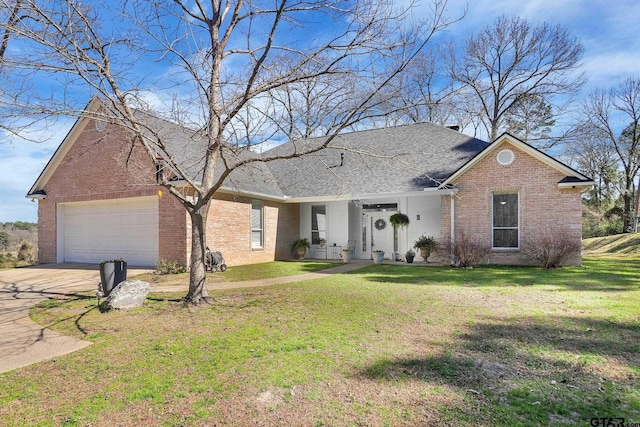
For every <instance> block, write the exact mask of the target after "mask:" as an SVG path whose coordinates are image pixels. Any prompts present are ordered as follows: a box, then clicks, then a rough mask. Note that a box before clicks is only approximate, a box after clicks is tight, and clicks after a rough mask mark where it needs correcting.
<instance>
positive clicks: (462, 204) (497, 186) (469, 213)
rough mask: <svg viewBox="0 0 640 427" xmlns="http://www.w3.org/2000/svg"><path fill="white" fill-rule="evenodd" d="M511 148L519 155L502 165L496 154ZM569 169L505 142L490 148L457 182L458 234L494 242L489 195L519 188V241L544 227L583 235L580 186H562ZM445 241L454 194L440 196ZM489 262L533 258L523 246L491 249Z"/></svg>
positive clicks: (578, 238)
mask: <svg viewBox="0 0 640 427" xmlns="http://www.w3.org/2000/svg"><path fill="white" fill-rule="evenodd" d="M505 148H509V149H511V150H512V151H513V152H514V154H515V160H514V161H513V162H512V163H511V164H510V165H508V166H502V165H500V164H499V163H498V162H497V160H496V154H497V153H498V152H499V151H500V150H502V149H505ZM564 177H565V175H564V174H562V173H561V172H559V171H557V170H556V169H554V168H551V167H550V166H548V165H547V164H545V163H543V162H542V161H540V160H538V159H536V158H534V157H532V156H530V155H529V154H527V153H525V152H524V151H521V150H519V149H518V148H516V147H515V146H513V145H511V144H508V143H505V144H502V145H501V146H500V147H497V148H496V149H494V150H493V151H492V152H490V153H488V154H487V155H486V156H485V157H484V158H483V159H482V160H480V161H479V162H478V163H477V164H475V165H474V166H473V167H471V168H470V169H469V170H468V171H466V172H465V173H464V174H462V175H461V176H460V177H459V178H458V179H457V181H456V182H455V183H454V184H455V186H456V188H458V189H459V192H458V194H457V195H455V196H453V197H455V224H456V236H459V233H460V232H461V231H464V233H465V234H466V236H467V237H468V238H470V239H471V240H473V241H477V242H479V243H482V244H484V245H487V246H488V247H490V246H491V198H492V193H494V192H513V193H518V194H519V204H520V247H521V248H522V247H524V245H526V244H527V243H528V242H530V241H532V239H534V238H535V237H536V236H538V235H539V234H540V233H545V232H546V233H553V234H555V235H559V234H561V233H565V234H566V235H567V237H568V238H569V239H571V240H573V241H575V242H578V243H579V242H580V241H581V236H582V202H581V198H580V189H579V188H563V189H560V188H558V181H560V180H561V179H562V178H564ZM441 210H442V226H441V236H440V239H441V241H448V240H449V238H450V237H449V236H450V218H451V216H450V215H451V212H450V198H449V196H443V200H442V208H441ZM489 262H490V263H495V264H528V263H530V260H528V259H527V258H525V257H524V256H523V255H522V252H521V251H520V250H492V251H491V253H490V257H489ZM566 263H567V264H570V265H579V264H580V263H581V254H580V253H576V254H574V256H572V257H571V259H569V260H567V262H566Z"/></svg>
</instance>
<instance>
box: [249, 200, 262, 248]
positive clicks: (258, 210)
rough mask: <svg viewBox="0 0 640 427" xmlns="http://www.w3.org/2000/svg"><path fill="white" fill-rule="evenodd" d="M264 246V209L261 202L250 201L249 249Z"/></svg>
mask: <svg viewBox="0 0 640 427" xmlns="http://www.w3.org/2000/svg"><path fill="white" fill-rule="evenodd" d="M263 246H264V209H263V206H262V201H260V200H252V201H251V247H252V248H262V247H263Z"/></svg>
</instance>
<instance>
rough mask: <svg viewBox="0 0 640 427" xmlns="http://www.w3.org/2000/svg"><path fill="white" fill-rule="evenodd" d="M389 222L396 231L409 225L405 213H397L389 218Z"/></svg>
mask: <svg viewBox="0 0 640 427" xmlns="http://www.w3.org/2000/svg"><path fill="white" fill-rule="evenodd" d="M389 222H390V223H391V225H392V226H393V228H394V229H398V228H403V227H406V226H407V225H409V217H408V216H407V215H405V214H403V213H400V212H397V213H394V214H393V215H391V216H390V217H389Z"/></svg>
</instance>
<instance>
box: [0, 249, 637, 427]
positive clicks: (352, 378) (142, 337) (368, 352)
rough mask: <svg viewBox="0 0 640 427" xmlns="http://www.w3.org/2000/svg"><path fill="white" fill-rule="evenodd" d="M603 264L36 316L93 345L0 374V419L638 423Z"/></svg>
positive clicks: (630, 318) (419, 275) (623, 319)
mask: <svg viewBox="0 0 640 427" xmlns="http://www.w3.org/2000/svg"><path fill="white" fill-rule="evenodd" d="M611 262H613V261H610V260H608V261H606V262H603V263H601V264H598V262H596V261H593V262H592V263H591V264H590V265H589V266H588V268H585V269H563V270H560V271H556V272H553V273H548V272H544V271H542V270H539V269H534V268H530V269H511V270H503V269H498V268H486V269H475V270H474V271H471V272H469V271H465V272H459V271H456V270H452V269H448V268H438V267H431V268H430V269H429V270H428V271H429V275H428V276H427V275H426V274H425V272H426V270H423V269H408V268H404V269H403V268H401V267H400V268H399V269H389V267H388V266H381V267H378V266H374V267H370V268H367V269H365V270H362V271H359V272H354V273H351V274H346V275H336V276H331V277H328V278H325V279H321V280H315V281H308V282H304V283H300V284H292V285H286V286H273V287H268V288H253V289H242V290H227V291H216V292H214V293H212V294H213V296H214V297H215V302H214V304H212V305H210V306H203V307H197V308H193V307H187V306H184V305H182V304H180V303H179V302H178V301H177V299H176V298H175V295H173V294H155V295H154V294H152V295H151V298H150V299H149V300H148V301H147V302H146V303H145V305H144V306H143V307H141V308H139V309H135V310H131V311H126V312H109V313H99V312H98V311H97V310H95V309H94V307H93V306H92V305H91V302H89V301H82V300H78V301H74V302H68V303H60V302H56V303H55V304H53V303H51V304H42V305H41V306H40V308H38V309H35V310H34V316H35V318H36V319H38V321H39V322H40V323H41V324H43V325H47V326H51V327H54V328H55V329H56V330H59V331H61V332H63V333H68V334H74V335H76V336H80V337H83V338H84V339H89V340H91V341H93V342H94V345H92V346H90V347H88V348H87V349H85V350H82V351H80V352H77V353H73V354H71V355H68V356H65V357H61V358H59V359H57V360H55V361H48V362H43V363H40V364H38V365H34V366H31V367H27V368H24V369H21V370H18V371H14V372H11V373H7V374H3V375H2V376H0V378H1V379H2V380H3V384H4V385H5V386H4V387H3V388H2V389H1V390H0V418H2V419H3V421H4V420H6V423H7V425H10V426H11V425H24V424H29V425H51V424H53V425H68V426H72V425H78V426H84V425H96V426H100V425H117V424H120V425H142V426H175V425H193V426H205V425H207V426H210V425H230V426H252V425H255V426H265V425H268V426H270V425H301V426H306V425H315V426H322V425H331V426H352V425H371V426H385V425H390V426H402V425H404V426H415V425H436V426H438V425H451V424H457V425H477V424H483V425H548V424H562V423H566V424H577V425H588V423H589V420H590V419H591V418H593V417H624V418H625V419H627V421H630V422H635V421H634V420H640V395H639V391H638V389H637V384H638V383H639V381H640V347H639V343H640V319H639V317H638V313H639V312H640V311H639V310H638V301H639V297H640V289H639V287H638V282H637V274H638V273H637V272H636V273H635V274H636V276H633V275H631V272H632V271H633V267H628V266H626V264H623V263H621V264H615V265H614V264H611ZM474 273H478V274H477V275H475V276H474ZM385 276H386V277H387V280H386V281H385V280H383V278H384V277H385ZM474 277H475V280H474ZM456 281H460V282H461V284H460V285H456V284H455V282H456ZM579 283H582V284H583V285H582V287H580V285H578V284H579ZM83 310H84V311H83ZM69 384H73V387H69ZM52 419H53V420H54V421H53V422H51V421H50V420H52Z"/></svg>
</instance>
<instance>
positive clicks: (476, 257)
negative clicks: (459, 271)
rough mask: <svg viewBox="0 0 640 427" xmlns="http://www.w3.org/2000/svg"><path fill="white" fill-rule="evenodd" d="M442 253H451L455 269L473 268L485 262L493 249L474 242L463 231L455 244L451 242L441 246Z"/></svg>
mask: <svg viewBox="0 0 640 427" xmlns="http://www.w3.org/2000/svg"><path fill="white" fill-rule="evenodd" d="M440 247H441V250H442V251H443V252H442V253H450V254H451V256H452V260H451V265H452V266H454V267H462V268H467V267H473V266H475V265H478V264H480V263H482V262H485V261H486V259H487V255H488V254H489V253H490V250H491V248H490V247H489V245H487V244H483V243H480V242H474V241H472V240H471V239H470V238H468V237H467V235H466V233H465V232H464V231H461V232H460V233H459V234H458V235H457V236H456V240H455V242H454V243H453V244H452V243H451V242H450V241H449V242H446V243H444V244H441V245H440Z"/></svg>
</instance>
